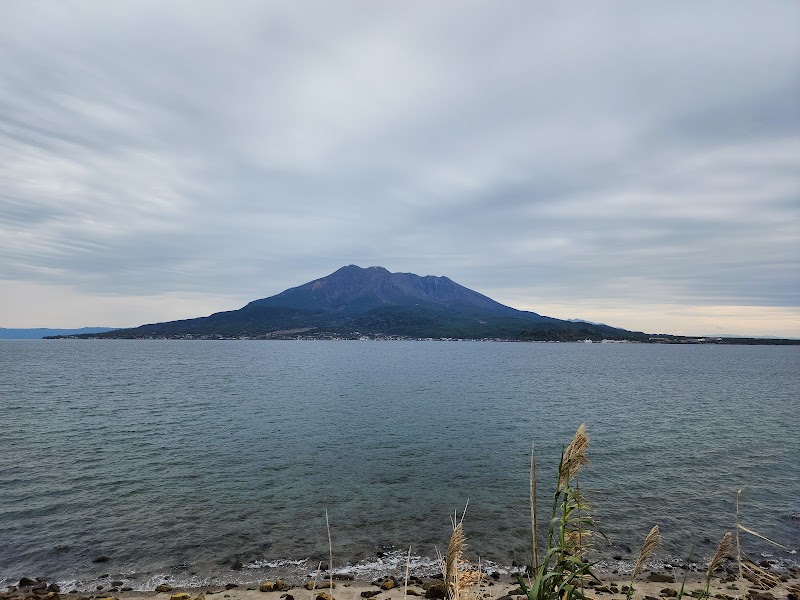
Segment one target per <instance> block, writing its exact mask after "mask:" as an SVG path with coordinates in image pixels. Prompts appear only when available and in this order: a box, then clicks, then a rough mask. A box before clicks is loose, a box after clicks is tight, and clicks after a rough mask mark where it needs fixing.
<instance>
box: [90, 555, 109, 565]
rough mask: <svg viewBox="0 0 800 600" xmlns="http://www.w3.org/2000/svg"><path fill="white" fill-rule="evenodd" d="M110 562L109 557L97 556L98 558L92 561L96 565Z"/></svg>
mask: <svg viewBox="0 0 800 600" xmlns="http://www.w3.org/2000/svg"><path fill="white" fill-rule="evenodd" d="M110 560H111V557H110V556H98V557H97V558H95V559H94V560H93V561H92V562H96V563H104V562H108V561H110Z"/></svg>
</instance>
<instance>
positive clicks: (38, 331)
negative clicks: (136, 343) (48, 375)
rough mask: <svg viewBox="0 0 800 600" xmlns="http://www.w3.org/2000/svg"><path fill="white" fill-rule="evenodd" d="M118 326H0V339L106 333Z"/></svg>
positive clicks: (30, 338) (35, 338) (33, 338)
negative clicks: (55, 327)
mask: <svg viewBox="0 0 800 600" xmlns="http://www.w3.org/2000/svg"><path fill="white" fill-rule="evenodd" d="M115 329H119V327H78V328H72V329H70V328H57V329H54V328H50V327H28V328H24V327H20V328H13V327H0V340H41V339H43V338H46V337H53V336H69V335H82V334H93V333H107V332H109V331H114V330H115Z"/></svg>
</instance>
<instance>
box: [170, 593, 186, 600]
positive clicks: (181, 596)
mask: <svg viewBox="0 0 800 600" xmlns="http://www.w3.org/2000/svg"><path fill="white" fill-rule="evenodd" d="M169 600H189V594H187V593H186V592H178V593H177V594H172V596H170V597H169Z"/></svg>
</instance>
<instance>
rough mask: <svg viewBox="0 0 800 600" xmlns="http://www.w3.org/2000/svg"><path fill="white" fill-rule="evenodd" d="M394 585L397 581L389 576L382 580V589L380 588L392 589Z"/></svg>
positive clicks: (395, 585)
mask: <svg viewBox="0 0 800 600" xmlns="http://www.w3.org/2000/svg"><path fill="white" fill-rule="evenodd" d="M396 587H397V581H396V580H395V578H394V577H389V578H387V579H386V580H385V581H384V582H383V583H382V584H381V589H382V590H392V589H394V588H396Z"/></svg>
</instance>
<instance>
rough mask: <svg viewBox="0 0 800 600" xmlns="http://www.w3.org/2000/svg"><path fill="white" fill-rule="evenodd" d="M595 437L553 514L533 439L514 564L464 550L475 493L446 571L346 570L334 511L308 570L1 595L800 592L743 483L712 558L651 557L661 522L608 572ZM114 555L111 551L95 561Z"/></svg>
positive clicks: (563, 474)
mask: <svg viewBox="0 0 800 600" xmlns="http://www.w3.org/2000/svg"><path fill="white" fill-rule="evenodd" d="M588 447H589V437H588V435H587V433H586V427H585V425H584V424H582V425H581V426H580V427H579V428H578V430H577V432H576V434H575V437H574V438H573V440H572V442H570V444H569V445H567V446H566V447H564V448H563V450H562V454H561V460H560V462H559V468H558V478H557V482H556V486H555V492H554V494H553V496H552V504H551V507H550V511H549V514H548V515H543V514H542V513H541V511H540V509H539V506H540V505H541V501H540V500H539V496H540V492H539V482H538V481H537V477H536V471H537V467H536V460H535V451H534V448H533V446H532V447H531V465H530V466H531V468H530V502H531V551H530V556H529V557H528V562H527V564H525V565H515V568H514V569H513V570H511V571H510V572H509V571H506V570H504V569H497V568H496V567H494V566H493V565H490V564H481V562H480V559H478V561H477V562H474V561H473V562H470V560H468V559H467V558H466V555H465V549H466V547H467V537H466V533H465V529H466V527H467V526H468V522H469V519H468V518H466V521H465V517H467V508H468V502H467V506H465V508H464V512H463V513H462V515H461V518H460V519H459V518H458V516H457V514H454V515H453V516H452V527H453V532H452V536H451V538H450V540H449V543H448V545H447V547H446V552H445V554H444V555H442V554H440V553H439V551H438V550H437V554H438V561H437V564H438V567H439V570H440V572H431V571H427V572H425V573H416V572H412V570H411V568H410V565H411V553H412V548H409V549H408V555H407V560H404V561H401V562H398V563H396V564H395V566H394V567H387V568H386V569H385V570H384V572H383V573H381V574H380V575H378V576H377V577H369V579H370V580H369V581H367V580H366V579H364V580H361V579H360V578H359V576H358V575H354V574H352V572H348V568H347V567H345V568H341V567H340V568H338V569H337V568H336V565H335V563H334V561H335V540H334V539H332V538H331V532H330V525H329V521H328V514H327V511H326V513H325V521H326V528H327V541H328V548H329V555H328V563H323V562H321V561H320V562H319V564H318V565H317V568H316V570H315V571H312V572H310V573H309V572H305V574H304V575H305V576H304V577H303V576H298V575H297V574H294V575H287V576H285V578H274V579H269V580H265V579H255V578H254V579H253V580H252V581H248V580H247V577H244V578H242V577H241V570H242V565H241V564H240V565H238V571H239V573H240V575H239V577H240V578H239V579H238V583H233V582H228V583H225V582H223V581H222V580H219V579H217V578H211V579H210V580H198V579H195V580H194V583H191V582H186V581H184V582H180V581H177V580H176V579H173V578H172V577H171V576H169V575H164V576H157V577H156V578H155V579H150V580H149V582H148V584H145V585H141V586H140V587H139V589H135V588H134V587H132V585H135V584H134V583H133V581H132V580H131V576H127V577H126V576H124V575H116V576H112V575H110V574H105V575H101V576H99V577H98V578H97V579H95V580H93V581H92V582H91V584H89V582H88V581H85V582H83V583H79V582H70V583H66V582H63V583H62V584H61V585H59V584H58V583H56V582H54V581H53V580H52V579H51V578H45V577H37V578H35V579H31V578H29V577H27V576H23V577H21V578H20V580H19V581H18V582H17V583H16V584H15V585H8V584H6V585H7V587H6V589H5V591H2V590H0V600H147V599H155V600H207V597H209V596H219V598H220V600H223V599H227V600H364V599H369V598H373V599H374V600H399V598H402V599H403V600H408V599H409V597H424V598H426V599H431V600H671V599H675V600H682V599H683V598H686V599H687V600H688V598H689V597H691V598H694V599H696V600H712V599H713V600H783V599H784V598H785V599H786V600H798V598H799V597H800V567H799V566H798V565H796V564H795V565H792V566H786V565H783V566H782V565H781V564H780V563H779V562H778V561H774V560H754V559H751V558H750V557H749V556H748V555H747V553H746V549H747V545H748V544H747V538H758V539H759V540H761V541H762V542H763V541H766V542H768V543H769V544H770V545H774V546H777V547H780V548H782V549H784V550H789V549H788V548H786V547H785V546H782V545H781V544H778V543H776V542H774V541H772V540H769V539H768V538H766V537H765V536H763V535H761V534H760V533H758V532H756V531H754V530H752V529H750V528H748V527H746V526H745V525H744V524H742V522H741V520H740V518H741V517H740V512H739V493H740V492H737V494H736V518H735V522H734V531H732V532H726V533H725V534H724V535H723V536H722V538H721V540H720V543H719V545H718V546H717V548H716V551H715V552H714V554H713V555H712V556H711V558H710V559H709V560H708V563H707V564H706V565H701V564H698V563H695V562H693V557H692V556H691V555H690V556H688V557H687V558H686V560H685V561H684V562H683V566H682V567H681V566H678V567H676V566H673V565H670V564H664V563H659V562H657V561H653V560H651V556H652V555H653V553H654V551H655V550H656V549H657V546H658V543H659V528H658V525H656V526H654V527H653V528H652V529H651V531H650V533H649V534H648V535H647V536H646V538H645V539H644V542H643V543H642V548H641V551H640V553H639V555H638V558H637V559H636V560H635V562H634V563H632V564H631V566H630V569H619V568H617V569H614V570H613V571H611V572H607V571H606V572H601V571H600V570H599V567H600V563H599V562H598V561H593V560H592V559H591V558H587V557H589V556H591V555H592V549H593V548H595V547H596V545H597V544H598V542H599V540H600V539H602V538H604V537H605V536H604V535H603V533H602V531H600V530H599V529H598V527H597V526H596V524H595V522H594V521H593V519H592V516H591V513H592V506H591V504H590V502H589V500H588V499H587V498H586V496H585V495H584V493H583V492H582V491H581V488H580V485H579V475H580V471H581V468H582V466H583V465H585V464H587V463H588V462H589V461H588V458H587V450H588ZM465 522H466V525H465ZM540 524H546V534H545V531H544V530H541V531H540V529H539V528H540V527H543V526H545V525H540ZM615 558H616V557H615ZM619 558H621V557H619ZM109 560H110V559H109V557H105V556H103V557H98V558H97V559H96V560H95V561H94V562H96V563H105V562H108V561H109ZM234 568H235V567H234ZM193 575H194V574H193ZM254 575H255V574H254ZM362 576H363V575H362ZM5 581H6V582H8V581H10V578H6V579H5ZM62 586H65V587H66V586H69V588H70V589H68V590H67V589H62Z"/></svg>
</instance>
